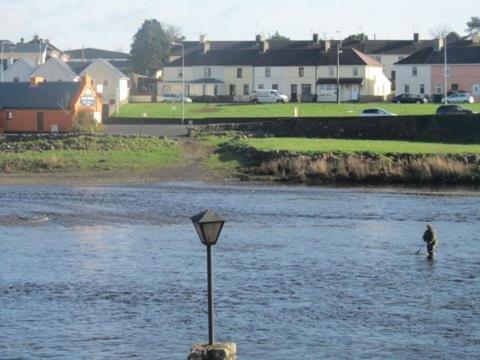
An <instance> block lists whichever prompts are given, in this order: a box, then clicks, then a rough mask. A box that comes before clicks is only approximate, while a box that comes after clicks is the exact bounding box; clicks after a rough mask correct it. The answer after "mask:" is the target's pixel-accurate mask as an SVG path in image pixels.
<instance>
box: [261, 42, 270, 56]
mask: <svg viewBox="0 0 480 360" xmlns="http://www.w3.org/2000/svg"><path fill="white" fill-rule="evenodd" d="M269 46H270V45H269V44H268V40H262V41H260V52H262V53H265V52H267V51H268V48H269Z"/></svg>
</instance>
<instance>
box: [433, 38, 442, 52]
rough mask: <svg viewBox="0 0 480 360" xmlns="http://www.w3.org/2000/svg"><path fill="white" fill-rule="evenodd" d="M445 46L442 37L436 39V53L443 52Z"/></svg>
mask: <svg viewBox="0 0 480 360" xmlns="http://www.w3.org/2000/svg"><path fill="white" fill-rule="evenodd" d="M443 46H444V43H443V38H442V37H439V38H437V39H435V51H442V49H443Z"/></svg>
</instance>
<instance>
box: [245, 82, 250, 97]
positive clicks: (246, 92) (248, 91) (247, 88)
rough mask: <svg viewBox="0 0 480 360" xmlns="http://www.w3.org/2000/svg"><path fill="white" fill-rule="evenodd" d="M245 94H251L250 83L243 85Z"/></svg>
mask: <svg viewBox="0 0 480 360" xmlns="http://www.w3.org/2000/svg"><path fill="white" fill-rule="evenodd" d="M243 95H245V96H247V95H250V85H248V84H245V85H243Z"/></svg>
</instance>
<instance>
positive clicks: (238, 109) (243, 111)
mask: <svg viewBox="0 0 480 360" xmlns="http://www.w3.org/2000/svg"><path fill="white" fill-rule="evenodd" d="M438 106H439V105H438V104H392V103H374V104H340V105H337V104H311V103H305V104H293V103H289V104H261V105H252V104H243V105H242V104H198V103H193V104H185V117H186V118H190V119H203V118H219V117H227V118H228V117H245V118H255V117H291V116H293V109H294V107H298V109H299V116H305V117H315V116H316V117H323V116H325V117H327V116H358V115H359V114H360V113H361V112H362V110H364V109H367V108H372V107H374V108H375V107H379V108H382V109H385V110H388V111H391V112H393V113H396V114H398V115H433V114H435V111H436V109H437V108H438ZM465 107H466V108H469V109H472V110H474V111H479V112H480V104H471V105H470V104H469V105H465ZM144 114H145V115H146V117H149V118H167V119H172V118H181V116H182V105H181V104H174V105H172V104H165V103H157V104H127V105H125V106H123V107H122V108H121V109H120V111H119V113H118V114H116V116H119V117H127V118H141V117H143V115H144Z"/></svg>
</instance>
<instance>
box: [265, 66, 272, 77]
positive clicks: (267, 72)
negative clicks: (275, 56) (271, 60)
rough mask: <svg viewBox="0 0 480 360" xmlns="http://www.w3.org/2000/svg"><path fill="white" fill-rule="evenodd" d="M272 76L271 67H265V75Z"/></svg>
mask: <svg viewBox="0 0 480 360" xmlns="http://www.w3.org/2000/svg"><path fill="white" fill-rule="evenodd" d="M270 76H272V69H270V68H269V67H267V68H265V77H270Z"/></svg>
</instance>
